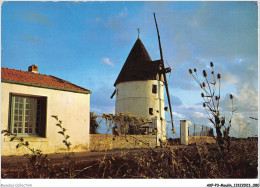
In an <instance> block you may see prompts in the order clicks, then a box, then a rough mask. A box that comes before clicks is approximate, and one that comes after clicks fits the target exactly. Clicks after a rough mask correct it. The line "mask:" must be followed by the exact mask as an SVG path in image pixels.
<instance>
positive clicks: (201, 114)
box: [194, 112, 204, 118]
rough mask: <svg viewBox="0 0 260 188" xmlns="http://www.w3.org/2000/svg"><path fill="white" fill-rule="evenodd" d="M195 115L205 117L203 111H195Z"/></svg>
mask: <svg viewBox="0 0 260 188" xmlns="http://www.w3.org/2000/svg"><path fill="white" fill-rule="evenodd" d="M194 116H195V117H197V118H202V117H204V114H203V113H201V112H194Z"/></svg>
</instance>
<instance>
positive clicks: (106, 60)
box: [101, 57, 115, 66]
mask: <svg viewBox="0 0 260 188" xmlns="http://www.w3.org/2000/svg"><path fill="white" fill-rule="evenodd" d="M101 60H102V62H103V63H104V64H106V65H108V66H114V65H115V64H114V63H113V62H111V60H110V59H109V58H108V57H103V58H102V59H101Z"/></svg>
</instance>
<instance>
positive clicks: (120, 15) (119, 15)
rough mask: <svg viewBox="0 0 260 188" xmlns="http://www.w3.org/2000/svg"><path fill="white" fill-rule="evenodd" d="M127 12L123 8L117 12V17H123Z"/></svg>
mask: <svg viewBox="0 0 260 188" xmlns="http://www.w3.org/2000/svg"><path fill="white" fill-rule="evenodd" d="M127 14H128V11H127V8H124V10H123V11H121V12H119V13H118V17H119V18H123V17H125V16H127Z"/></svg>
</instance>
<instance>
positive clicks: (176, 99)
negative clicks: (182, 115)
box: [165, 95, 182, 106]
mask: <svg viewBox="0 0 260 188" xmlns="http://www.w3.org/2000/svg"><path fill="white" fill-rule="evenodd" d="M165 98H167V95H166V96H165ZM170 98H171V104H172V106H180V105H182V101H181V99H180V98H179V97H177V96H172V95H170ZM165 105H168V103H165Z"/></svg>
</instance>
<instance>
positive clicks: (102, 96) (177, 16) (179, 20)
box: [1, 1, 258, 137]
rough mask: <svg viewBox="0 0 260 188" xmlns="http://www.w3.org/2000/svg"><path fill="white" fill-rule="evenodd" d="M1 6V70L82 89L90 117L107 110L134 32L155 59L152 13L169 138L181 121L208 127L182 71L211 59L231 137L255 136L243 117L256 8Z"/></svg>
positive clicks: (252, 105) (248, 112) (253, 112)
mask: <svg viewBox="0 0 260 188" xmlns="http://www.w3.org/2000/svg"><path fill="white" fill-rule="evenodd" d="M1 8H2V10H1V48H2V51H1V66H2V67H7V68H12V69H18V70H25V71H26V70H27V68H28V66H30V65H32V64H36V65H38V67H39V73H41V74H47V75H53V76H56V77H59V78H62V79H64V80H67V81H70V82H72V83H74V84H76V85H79V86H82V87H84V88H87V89H90V90H91V91H92V94H91V106H90V110H91V111H93V112H95V113H96V114H102V113H103V112H105V113H114V112H115V97H114V99H110V96H111V94H112V93H113V91H114V89H115V88H114V82H115V80H116V78H117V76H118V74H119V72H120V70H121V68H122V66H123V64H124V62H125V60H126V58H127V56H128V54H129V52H130V50H131V49H132V47H133V45H134V43H135V41H136V39H137V37H138V32H137V28H140V38H141V40H142V42H143V44H144V45H145V47H146V49H147V51H148V53H149V54H150V56H151V58H152V60H158V59H160V53H159V46H158V38H157V33H156V27H155V23H154V18H153V12H155V13H156V18H157V23H158V27H159V31H160V36H161V44H162V50H163V56H164V60H165V63H166V66H168V65H169V66H170V67H171V68H172V72H171V74H170V75H167V79H168V84H169V90H170V95H171V102H172V108H173V118H174V124H175V129H176V131H177V134H179V124H180V120H182V119H187V120H189V122H190V123H189V124H190V126H192V124H194V123H195V124H198V125H206V126H212V125H211V124H210V122H209V120H208V119H207V118H208V116H207V114H206V113H205V110H204V108H203V107H202V103H203V99H202V98H201V95H200V93H201V90H200V88H199V87H198V85H197V84H196V82H195V81H194V79H193V78H192V76H191V75H190V74H189V71H188V70H189V69H190V68H191V69H193V68H196V69H197V70H198V73H199V75H201V73H202V70H204V69H205V70H206V71H210V70H211V69H210V67H209V64H210V62H211V61H212V62H213V63H214V65H215V66H214V69H215V72H216V73H220V74H221V75H222V86H221V96H222V97H221V100H220V107H221V110H222V114H223V115H224V116H226V117H227V118H228V117H229V116H230V109H231V108H230V106H231V101H230V99H229V94H230V93H231V94H233V95H234V106H235V107H236V108H237V111H236V112H235V115H234V117H233V121H232V122H233V124H232V128H231V132H230V134H231V136H242V137H247V136H254V135H257V134H258V133H257V132H258V129H257V126H258V121H256V120H253V119H251V118H249V117H258V34H257V32H258V19H257V15H258V8H257V3H256V2H250V1H244V2H241V1H232V2H222V1H221V2H220V1H219V2H218V1H215V2H207V1H205V2H200V1H192V2H188V1H182V2H181V1H180V2H178V1H167V2H163V1H153V2H142V1H138V2H123V1H119V2H32V1H31V2H30V1H27V2H3V4H2V7H1ZM165 98H166V96H165ZM166 103H167V100H166ZM166 106H168V105H167V104H166ZM166 120H167V121H168V120H170V116H169V114H168V113H166ZM167 126H170V124H169V125H167ZM170 129H171V127H169V131H168V133H169V136H171V137H172V136H174V135H171V133H170ZM104 130H105V128H104V127H102V128H101V129H100V131H101V132H104Z"/></svg>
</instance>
